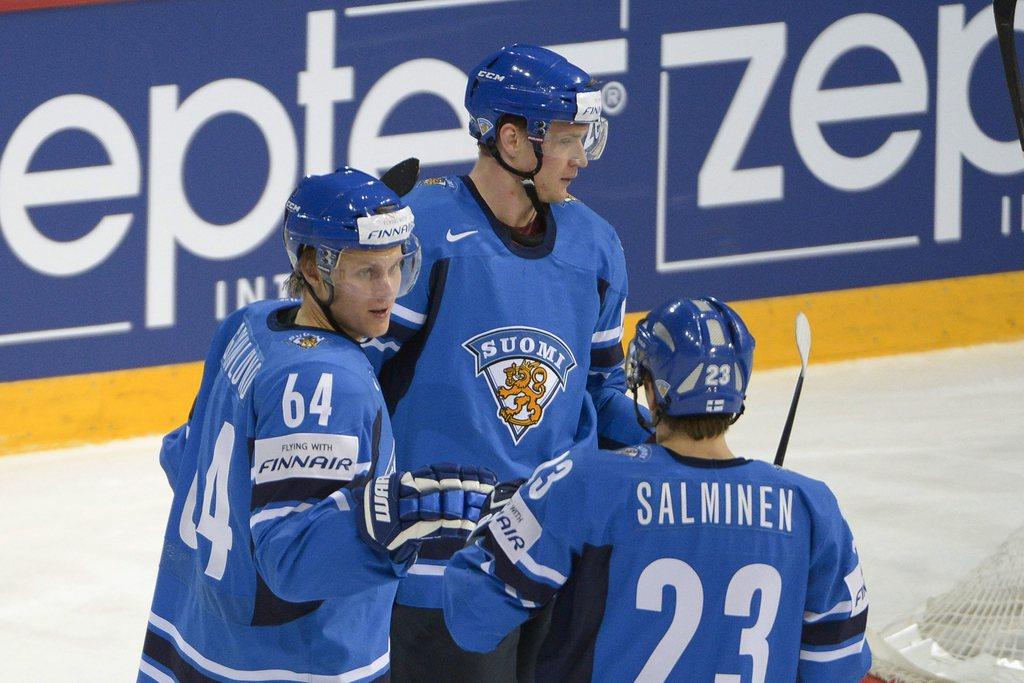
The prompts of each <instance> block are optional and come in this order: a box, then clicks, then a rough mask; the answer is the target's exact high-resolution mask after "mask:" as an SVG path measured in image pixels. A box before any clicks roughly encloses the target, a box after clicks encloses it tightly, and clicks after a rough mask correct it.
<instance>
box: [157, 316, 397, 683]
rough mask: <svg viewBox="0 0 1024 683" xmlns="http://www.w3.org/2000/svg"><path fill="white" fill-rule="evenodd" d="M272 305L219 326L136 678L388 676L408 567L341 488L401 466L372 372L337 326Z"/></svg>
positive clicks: (179, 461) (169, 465) (180, 441)
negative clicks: (394, 559) (361, 528)
mask: <svg viewBox="0 0 1024 683" xmlns="http://www.w3.org/2000/svg"><path fill="white" fill-rule="evenodd" d="M296 306H297V303H296V302H295V301H284V302H281V301H274V302H261V303H256V304H253V305H251V306H248V307H246V308H244V309H242V310H241V311H238V312H236V313H234V314H232V315H231V316H230V317H228V318H227V319H226V320H225V321H224V322H223V323H222V324H221V326H220V328H219V329H218V331H217V333H216V336H215V337H214V340H213V344H212V346H211V349H210V353H209V355H208V357H207V359H206V366H205V370H204V374H203V380H202V384H201V387H200V391H199V394H198V396H197V398H196V402H195V404H194V406H193V412H192V415H191V416H190V418H189V421H188V423H187V424H186V425H185V426H183V427H182V428H180V429H178V430H177V431H175V432H172V433H171V434H169V435H168V436H167V437H166V438H165V439H164V445H163V449H162V451H161V453H160V461H161V465H162V466H163V468H164V470H165V471H166V473H167V478H168V480H169V482H170V484H171V486H172V488H173V489H174V499H173V503H172V506H171V513H170V519H169V520H168V524H167V530H166V533H165V537H164V548H163V554H162V557H161V560H160V570H159V575H158V578H157V585H156V591H155V595H154V598H153V607H152V611H151V613H150V616H149V624H148V629H147V633H146V639H145V645H144V649H143V656H142V663H141V665H140V672H139V680H150V679H153V680H157V681H168V680H175V679H177V680H182V681H184V680H210V679H214V680H232V681H233V680H247V681H252V680H260V681H311V680H314V681H364V680H372V679H375V678H378V677H380V676H381V675H383V674H385V673H386V672H387V671H388V668H389V662H388V626H389V621H390V614H391V604H392V602H393V600H394V596H395V591H396V588H397V585H398V583H399V577H398V573H400V571H401V570H400V569H398V568H396V567H394V566H392V564H391V562H390V561H389V560H388V559H387V558H386V557H385V556H383V555H380V554H377V553H376V552H374V551H373V550H371V549H370V547H369V546H368V545H366V544H365V543H364V542H363V541H362V540H361V539H360V538H359V535H358V532H357V527H356V521H355V515H356V514H357V513H356V511H355V510H358V507H357V506H356V505H355V502H354V501H353V499H352V496H351V494H350V492H349V491H348V490H347V489H345V488H344V487H345V485H346V484H347V483H348V482H350V481H351V480H352V479H353V478H354V477H356V476H359V475H363V474H367V473H372V474H385V473H390V472H391V471H393V468H394V441H393V438H392V435H391V428H390V423H389V420H388V415H387V409H386V406H385V404H384V401H383V397H382V396H381V394H380V390H379V388H378V385H377V381H376V378H375V376H374V372H373V369H372V367H371V365H370V363H369V362H368V360H367V358H366V356H365V355H364V354H363V352H362V350H361V349H360V347H359V345H358V344H357V343H356V342H355V341H353V340H351V339H349V338H347V337H345V336H343V335H340V334H335V333H333V332H330V331H327V330H321V329H316V328H306V327H298V326H295V325H294V324H291V322H290V321H291V320H293V319H294V313H295V310H296Z"/></svg>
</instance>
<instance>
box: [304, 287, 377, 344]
mask: <svg viewBox="0 0 1024 683" xmlns="http://www.w3.org/2000/svg"><path fill="white" fill-rule="evenodd" d="M302 281H303V283H305V285H306V291H307V292H309V295H310V296H311V297H313V301H315V302H316V305H317V306H319V307H320V312H321V313H323V314H324V318H325V319H326V320H327V323H328V324H329V325H330V326H331V329H333V330H334V331H335V332H337V333H338V334H343V335H345V336H346V337H349V338H350V339H355V340H356V341H357V342H359V343H360V344H361V343H363V342H364V341H366V340H367V338H366V337H362V338H360V337H353V336H352V335H351V334H349V333H348V332H346V331H345V330H343V329H342V328H341V325H339V324H338V321H337V320H336V319H335V317H334V314H333V313H331V304H332V303H334V285H333V284H332V283H330V282H328V281H326V280H324V281H323V283H324V286H326V287H327V291H328V292H330V296H329V297H327V301H323V300H322V299H321V298H320V297H318V296H317V295H316V290H314V289H313V285H311V284H309V280H307V279H306V275H305V273H303V275H302Z"/></svg>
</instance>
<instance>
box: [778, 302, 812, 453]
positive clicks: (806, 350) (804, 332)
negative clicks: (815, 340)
mask: <svg viewBox="0 0 1024 683" xmlns="http://www.w3.org/2000/svg"><path fill="white" fill-rule="evenodd" d="M796 348H797V351H799V352H800V376H799V377H798V378H797V380H796V389H795V390H794V391H793V402H792V403H790V404H789V415H788V416H787V417H786V426H785V427H783V428H782V438H781V439H780V440H779V450H777V451H776V452H775V464H776V465H778V466H779V467H782V461H783V460H785V459H786V448H788V447H789V433H790V432H792V431H793V418H795V417H796V405H797V403H799V402H800V391H801V390H802V389H803V388H804V373H805V372H807V359H808V357H810V355H811V324H810V323H809V322H807V316H806V315H804V314H803V313H797V314H796Z"/></svg>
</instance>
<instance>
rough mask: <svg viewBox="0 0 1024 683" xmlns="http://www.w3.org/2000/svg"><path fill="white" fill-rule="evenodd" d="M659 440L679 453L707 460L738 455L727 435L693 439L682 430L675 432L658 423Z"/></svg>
mask: <svg viewBox="0 0 1024 683" xmlns="http://www.w3.org/2000/svg"><path fill="white" fill-rule="evenodd" d="M657 430H658V431H657V442H658V444H659V445H661V446H664V447H665V448H667V449H669V450H670V451H674V452H676V453H678V454H679V455H688V456H691V457H694V458H704V459H705V460H732V459H733V458H735V457H736V456H735V455H733V452H732V451H731V450H729V445H728V444H727V443H726V442H725V435H722V436H716V437H715V438H713V439H701V440H699V441H698V440H696V439H691V438H690V437H688V436H687V435H686V434H683V433H681V432H673V431H671V430H669V429H668V427H666V426H665V425H658V428H657Z"/></svg>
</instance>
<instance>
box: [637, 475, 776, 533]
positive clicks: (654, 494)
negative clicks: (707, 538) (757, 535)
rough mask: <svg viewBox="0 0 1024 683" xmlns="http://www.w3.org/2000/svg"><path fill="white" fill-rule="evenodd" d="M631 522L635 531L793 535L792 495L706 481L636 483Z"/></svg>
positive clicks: (758, 487) (773, 487)
mask: <svg viewBox="0 0 1024 683" xmlns="http://www.w3.org/2000/svg"><path fill="white" fill-rule="evenodd" d="M634 510H635V512H636V521H637V523H638V524H639V525H640V526H641V527H652V528H657V527H665V526H687V525H695V524H714V525H718V526H729V527H746V528H751V529H766V530H772V531H779V532H783V533H792V531H793V489H790V488H785V487H782V486H759V485H755V484H733V483H731V482H717V481H715V482H707V481H701V482H697V481H690V482H685V481H655V482H651V481H639V482H637V484H636V504H635V507H634Z"/></svg>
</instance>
